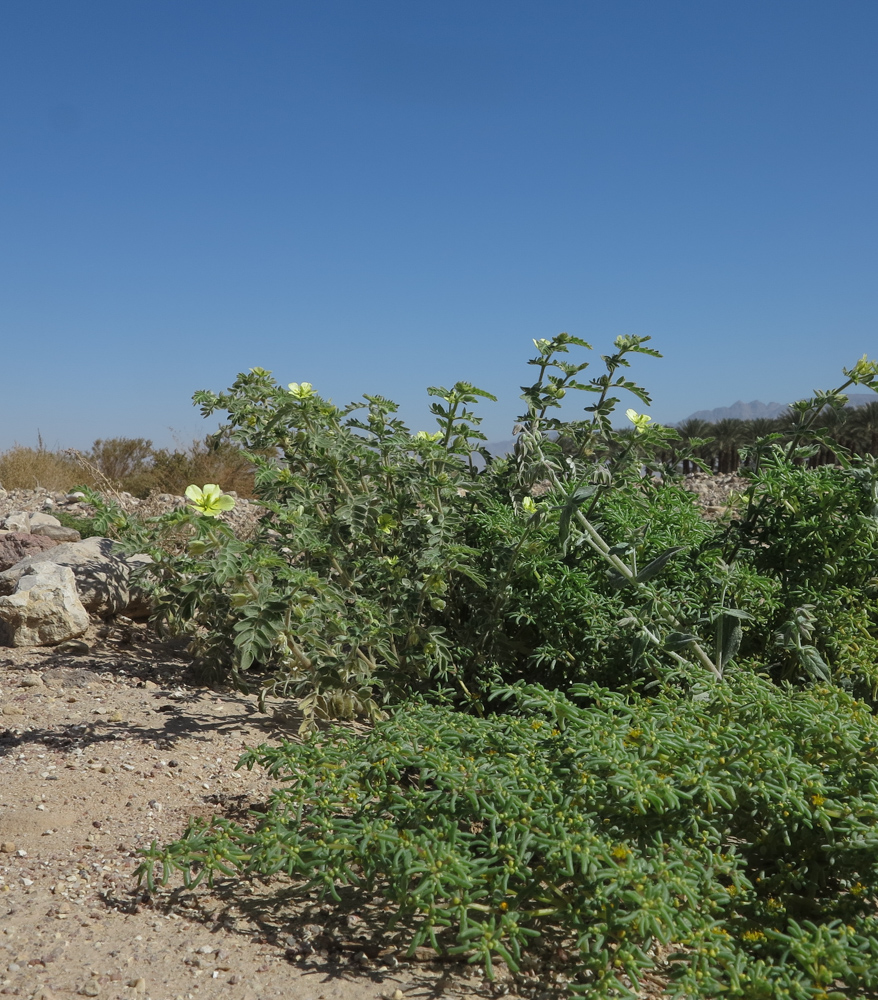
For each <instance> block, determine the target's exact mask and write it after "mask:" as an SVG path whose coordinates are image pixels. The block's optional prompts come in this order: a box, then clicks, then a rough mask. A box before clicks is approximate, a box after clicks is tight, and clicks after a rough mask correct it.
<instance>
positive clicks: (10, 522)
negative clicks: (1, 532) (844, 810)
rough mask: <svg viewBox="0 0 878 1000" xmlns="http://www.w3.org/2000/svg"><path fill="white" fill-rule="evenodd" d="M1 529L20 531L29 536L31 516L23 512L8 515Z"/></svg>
mask: <svg viewBox="0 0 878 1000" xmlns="http://www.w3.org/2000/svg"><path fill="white" fill-rule="evenodd" d="M0 527H3V528H5V529H6V530H7V531H19V532H21V533H22V534H25V535H27V534H29V532H30V514H26V513H25V512H24V511H21V510H18V511H15V512H14V513H12V514H8V515H7V516H6V517H5V518H4V519H3V524H2V525H0Z"/></svg>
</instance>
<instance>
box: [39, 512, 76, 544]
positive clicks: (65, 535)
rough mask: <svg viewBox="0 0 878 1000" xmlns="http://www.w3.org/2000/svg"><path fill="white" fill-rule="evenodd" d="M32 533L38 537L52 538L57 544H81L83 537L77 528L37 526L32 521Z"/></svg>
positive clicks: (60, 525) (51, 525)
mask: <svg viewBox="0 0 878 1000" xmlns="http://www.w3.org/2000/svg"><path fill="white" fill-rule="evenodd" d="M53 520H54V518H53ZM30 533H31V534H32V535H36V536H37V537H40V536H42V537H44V538H51V539H52V540H53V541H55V542H79V541H81V540H82V535H80V533H79V532H78V531H77V530H76V529H75V528H65V527H64V526H63V525H62V524H38V525H36V526H35V525H34V523H33V520H31V529H30Z"/></svg>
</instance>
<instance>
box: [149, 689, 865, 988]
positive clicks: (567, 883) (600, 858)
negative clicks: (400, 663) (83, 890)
mask: <svg viewBox="0 0 878 1000" xmlns="http://www.w3.org/2000/svg"><path fill="white" fill-rule="evenodd" d="M498 695H499V698H500V699H502V700H505V711H504V712H503V714H499V715H490V716H489V717H487V718H482V719H480V718H476V717H473V716H472V715H469V714H465V713H461V712H456V711H452V710H450V709H448V708H441V707H431V706H429V705H425V704H417V703H416V704H410V705H406V706H404V707H403V708H401V709H400V710H399V711H398V712H396V713H395V714H394V715H393V716H392V717H391V718H390V719H388V720H387V721H385V722H380V723H378V724H377V725H376V727H375V728H374V730H372V731H371V732H370V733H368V734H367V735H366V736H360V735H357V734H356V733H353V732H352V731H350V730H342V729H336V730H333V731H330V732H328V733H322V734H320V735H317V736H314V737H312V738H311V739H309V740H308V741H306V742H305V743H304V744H300V743H290V742H284V743H282V744H281V745H279V746H262V747H259V748H258V749H255V750H251V751H248V752H247V754H246V755H245V756H244V757H243V758H242V760H241V763H240V765H239V766H242V765H243V766H246V767H248V768H252V767H254V766H258V767H261V768H265V769H266V770H267V772H268V773H269V774H270V775H271V776H272V777H273V778H275V779H277V780H278V782H281V783H282V784H281V787H279V788H278V790H277V791H275V792H274V793H273V795H272V796H271V799H270V801H269V803H268V806H267V808H266V810H265V812H264V813H258V814H255V815H254V816H253V817H252V822H251V823H249V824H245V825H243V826H241V825H239V824H236V823H233V822H229V821H227V820H223V819H215V820H213V821H211V822H206V821H204V820H198V821H195V822H193V823H192V825H191V826H190V828H189V829H188V831H187V832H186V833H185V835H184V836H183V837H182V838H181V839H180V840H179V841H177V842H175V843H173V844H171V845H168V846H166V847H164V848H160V847H158V846H157V845H155V844H154V845H153V847H152V848H151V849H150V850H149V851H147V852H145V860H144V862H143V864H142V866H141V869H140V875H141V877H142V878H145V879H146V880H147V882H148V883H149V885H150V887H151V888H152V887H154V879H155V878H156V876H158V877H159V878H160V879H161V880H167V879H168V878H169V877H170V875H171V874H172V873H173V872H181V873H182V875H183V878H184V880H185V882H186V884H188V885H192V884H197V883H198V882H200V881H201V880H202V879H203V878H207V879H208V880H209V881H212V880H213V879H214V878H215V877H219V878H225V877H233V878H238V877H241V876H243V877H244V878H269V877H283V878H284V879H289V880H291V881H292V883H293V885H294V886H295V887H296V888H297V889H298V890H299V891H300V892H304V893H307V892H313V891H316V892H317V893H319V894H320V895H322V896H324V897H331V898H334V899H338V898H339V890H340V889H341V887H343V886H348V887H353V891H354V892H355V893H357V898H359V897H360V896H362V900H361V901H360V902H359V903H356V902H355V904H354V905H367V902H366V901H368V900H369V899H371V898H372V896H373V894H375V893H380V894H381V895H382V896H383V897H385V898H386V899H387V901H388V902H389V903H390V904H391V906H392V907H393V909H394V911H395V913H394V915H393V917H392V921H391V922H392V923H393V924H395V925H396V926H397V927H398V928H400V927H401V928H403V929H404V930H405V932H406V934H407V940H408V942H409V943H410V945H411V946H412V947H414V946H416V945H418V944H430V945H432V946H433V947H434V948H436V949H437V950H438V951H439V952H440V953H442V954H447V955H464V956H467V957H468V958H469V960H470V961H472V962H478V963H481V964H484V965H486V966H487V968H488V970H489V972H490V970H491V962H492V959H497V958H500V959H502V960H503V961H505V962H506V963H508V965H509V966H510V967H511V968H512V969H513V970H517V969H518V968H519V967H520V964H521V958H522V953H523V952H526V951H528V952H535V953H536V955H537V956H539V955H540V954H542V955H553V956H556V955H557V954H559V953H561V952H566V953H567V955H569V964H568V968H567V971H568V974H569V976H570V992H571V993H577V994H582V995H586V996H589V997H594V998H596V1000H597V998H602V997H617V996H635V995H637V994H636V992H635V991H636V988H637V983H638V981H639V980H640V978H641V976H642V974H643V973H644V972H645V971H647V970H649V971H652V972H658V973H659V974H660V975H661V976H662V978H663V979H664V980H665V981H666V987H665V989H666V992H665V995H668V996H674V997H688V998H692V997H704V998H715V997H718V996H728V997H740V998H748V1000H749V998H754V997H766V998H769V997H770V998H778V1000H780V998H783V997H793V998H801V1000H804V998H816V997H823V998H827V997H834V998H841V997H845V996H860V997H861V996H866V995H868V996H872V995H874V992H875V991H876V990H878V919H876V916H875V902H876V894H878V850H876V849H878V840H876V829H878V827H876V820H878V781H876V779H878V769H876V767H878V756H876V754H878V749H876V748H878V724H876V722H875V719H874V717H873V716H872V714H871V712H870V710H869V708H868V707H867V706H866V705H864V704H863V703H861V702H857V701H855V700H854V699H852V698H851V697H850V696H848V695H846V694H845V693H844V692H841V691H839V690H838V689H836V688H830V687H826V686H823V687H811V688H808V689H805V690H801V691H795V690H793V689H790V688H782V687H778V686H776V685H774V684H773V683H771V682H770V681H768V680H767V679H765V678H761V677H759V676H756V675H754V674H752V673H749V672H747V671H733V672H732V673H731V674H730V675H729V676H727V678H726V682H725V683H724V684H722V685H716V684H711V685H709V686H702V687H700V688H693V689H692V690H690V691H688V692H685V693H682V692H680V691H677V690H675V689H674V688H668V689H666V690H664V691H661V692H659V693H657V694H655V695H654V696H646V697H645V696H644V695H643V694H642V693H636V692H629V693H620V692H613V691H610V690H607V689H605V688H600V687H598V686H594V685H590V686H580V687H578V688H574V690H573V692H572V693H571V695H570V696H569V697H568V696H564V695H561V694H558V693H552V692H549V691H546V690H545V689H543V688H539V687H535V686H528V685H518V686H516V687H513V688H507V689H504V690H502V691H500V692H498ZM498 707H499V706H498Z"/></svg>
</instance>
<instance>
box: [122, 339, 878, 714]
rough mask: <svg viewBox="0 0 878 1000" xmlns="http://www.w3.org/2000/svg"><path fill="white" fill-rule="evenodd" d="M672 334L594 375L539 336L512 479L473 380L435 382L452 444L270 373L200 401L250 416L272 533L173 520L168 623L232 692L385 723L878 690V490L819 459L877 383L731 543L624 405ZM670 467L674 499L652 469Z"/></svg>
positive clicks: (165, 525)
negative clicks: (454, 714) (758, 692)
mask: <svg viewBox="0 0 878 1000" xmlns="http://www.w3.org/2000/svg"><path fill="white" fill-rule="evenodd" d="M647 339H648V338H637V337H621V338H617V340H616V343H615V348H616V353H614V354H611V355H607V356H604V358H603V360H604V363H605V368H606V371H605V374H602V375H598V376H596V377H595V378H592V379H590V380H589V381H588V382H581V381H579V379H580V378H581V372H582V371H583V370H584V369H585V368H586V367H587V364H588V363H587V362H579V363H572V362H569V361H567V360H566V356H567V355H568V354H569V351H570V350H571V349H572V348H576V347H587V346H588V345H586V344H584V342H582V341H579V340H577V339H576V338H572V337H569V336H568V335H566V334H561V335H559V336H558V337H556V338H554V339H553V340H551V341H550V340H541V341H537V342H536V346H537V351H538V353H537V355H536V356H535V357H534V358H532V359H531V360H530V362H529V363H530V364H531V365H532V366H534V367H535V368H536V369H537V379H536V381H535V382H534V383H533V384H532V385H530V386H526V387H525V388H524V392H523V396H522V398H523V399H524V401H525V404H526V412H525V413H524V414H523V415H522V417H521V420H520V423H519V425H518V428H517V430H518V436H517V443H516V449H515V453H514V455H512V456H511V457H509V458H506V459H501V460H496V461H494V460H491V458H490V456H488V455H487V454H486V453H484V454H481V442H482V440H483V435H482V434H481V433H480V431H479V430H478V424H479V419H480V418H479V417H477V416H476V415H475V412H474V409H473V406H474V404H475V403H476V402H478V401H480V400H484V399H486V398H491V397H490V396H489V394H488V393H485V392H484V391H482V390H480V389H477V388H475V387H474V386H472V385H470V384H469V383H465V382H459V383H457V384H456V385H454V386H453V387H452V388H451V389H446V388H436V387H433V388H431V389H430V390H428V391H429V393H430V395H431V396H432V397H433V399H434V402H433V405H432V409H433V413H434V415H435V417H436V421H437V426H438V429H437V430H436V431H435V432H433V433H427V432H424V431H420V432H417V433H414V434H413V433H412V432H411V431H410V430H409V428H408V427H406V426H405V424H404V423H403V422H402V421H401V420H400V419H399V418H398V416H397V415H396V411H397V407H396V405H395V404H394V403H393V402H391V401H389V400H386V399H384V398H382V397H380V396H365V397H364V399H365V402H364V403H359V404H354V403H352V404H350V405H349V406H347V407H344V408H339V407H336V406H334V405H333V404H332V403H330V402H328V401H326V400H324V399H323V398H321V397H320V396H319V395H318V394H317V393H316V392H315V391H314V389H313V387H312V386H310V385H309V384H308V383H301V384H299V383H290V386H289V387H288V388H285V387H283V386H282V385H280V384H278V383H277V382H276V381H275V380H274V379H273V378H272V377H271V373H270V372H267V371H265V370H263V369H259V368H256V369H252V370H251V371H250V372H248V373H245V374H242V375H240V376H239V377H238V379H237V380H236V381H235V383H234V384H233V386H232V387H231V388H230V389H229V390H228V392H226V393H222V394H215V393H211V392H206V391H202V392H199V393H196V395H195V400H196V402H198V403H199V404H200V405H201V407H202V411H203V413H204V414H205V415H210V414H213V413H215V412H217V411H225V413H227V415H228V420H229V422H228V424H227V425H226V426H225V427H224V428H223V429H222V431H221V432H220V438H221V439H222V440H223V441H226V442H229V443H230V444H234V445H235V446H236V447H239V448H241V449H243V453H244V456H245V460H246V461H249V462H250V463H252V465H253V467H255V469H256V487H255V488H256V492H257V495H258V497H259V499H260V502H261V503H262V505H263V506H264V507H265V509H266V511H267V515H268V516H266V517H265V518H264V519H263V521H262V529H261V533H260V534H259V535H257V537H256V538H254V539H253V540H251V541H248V542H246V543H245V542H242V541H241V540H239V539H236V538H235V537H234V535H233V534H232V532H231V531H229V530H226V529H225V528H223V527H222V526H221V525H217V524H216V523H214V522H213V521H212V520H211V519H209V518H204V517H200V516H199V515H198V514H196V513H193V512H191V511H190V512H180V513H175V514H173V515H169V517H168V518H166V519H164V520H160V521H157V522H155V523H154V525H153V538H152V546H153V547H152V549H150V551H151V553H152V554H153V555H154V556H155V558H156V569H155V572H156V573H157V575H158V577H159V603H158V616H157V621H158V624H159V625H160V627H162V628H164V629H168V630H172V631H177V632H182V633H184V634H189V635H191V636H192V650H193V652H194V653H195V655H196V657H197V658H198V662H199V664H200V665H201V668H202V669H203V671H204V673H205V675H209V676H211V677H212V678H214V679H222V678H224V677H225V678H229V679H231V680H232V681H233V682H235V683H240V684H243V683H244V677H245V674H246V671H247V670H248V669H250V667H251V666H253V665H254V664H255V665H258V666H260V667H261V668H264V669H268V670H271V671H273V672H274V677H273V680H272V681H271V683H270V684H269V685H268V687H267V688H266V689H265V693H269V694H274V695H282V696H289V697H293V698H296V699H297V700H298V702H299V704H300V706H301V707H302V708H303V710H304V711H305V713H306V717H307V719H308V720H309V721H310V720H312V719H313V717H314V716H323V717H351V716H353V715H355V714H361V713H368V714H371V715H372V716H373V717H377V716H378V714H380V710H381V706H382V705H384V704H387V703H390V702H393V701H396V700H399V699H400V698H404V697H407V696H409V695H411V694H413V693H424V694H432V695H440V694H441V696H442V697H445V698H449V697H451V698H454V699H456V702H457V703H458V704H460V705H462V706H467V705H469V706H473V707H475V706H477V705H479V704H480V702H481V701H482V700H483V698H484V696H485V694H486V692H488V691H489V690H490V689H491V688H492V687H493V686H495V685H497V684H503V683H513V682H515V681H517V680H519V679H523V680H526V681H529V682H533V681H538V682H540V683H543V684H545V685H547V686H549V687H557V688H560V689H564V688H566V687H567V686H569V685H570V684H571V683H576V682H582V681H600V682H601V683H605V684H609V685H616V684H627V683H628V682H629V681H631V680H632V679H634V678H638V677H641V678H653V679H661V680H664V679H666V678H667V675H668V669H669V668H671V667H673V668H674V669H677V668H679V670H680V671H681V672H682V673H681V676H686V677H689V676H695V675H697V673H698V672H699V671H706V672H707V674H708V675H709V676H712V677H713V678H714V679H715V680H720V679H721V678H722V676H723V672H724V670H725V668H726V667H727V666H728V665H729V664H730V663H732V662H734V661H735V658H736V657H737V658H738V659H739V660H741V661H742V662H748V663H750V664H751V665H752V666H754V667H756V668H757V669H766V670H770V671H772V672H774V674H775V675H776V676H777V677H778V678H783V679H794V680H799V681H807V680H814V679H816V680H820V681H826V680H828V679H829V678H830V677H831V676H832V674H833V672H835V674H836V675H837V676H838V677H839V678H840V679H841V678H844V679H846V683H849V684H850V685H851V686H852V687H853V689H854V690H855V691H857V693H862V694H867V693H868V694H870V695H871V692H872V691H873V690H874V689H875V688H876V680H878V670H876V669H875V668H874V665H871V666H870V662H869V660H868V657H867V656H865V655H863V654H862V650H863V648H864V646H865V647H866V648H874V645H875V643H876V642H878V631H876V621H875V616H874V602H872V605H871V607H872V610H870V611H869V612H868V613H866V614H864V613H857V609H856V608H855V607H854V606H852V603H851V602H852V595H856V594H861V595H863V600H864V602H865V601H866V597H867V594H868V592H869V586H870V583H869V581H870V579H871V577H872V576H873V575H874V572H873V565H874V558H875V555H876V539H878V532H876V526H878V520H876V515H875V509H878V499H876V490H878V486H876V483H878V473H876V471H875V466H874V463H872V464H871V465H870V460H868V459H855V458H851V459H850V460H849V461H847V464H846V468H844V469H840V470H835V469H817V470H807V469H804V468H800V467H799V466H798V465H797V463H801V462H803V461H804V460H805V459H806V458H807V455H808V454H809V453H810V452H809V448H813V447H816V446H817V445H813V444H812V443H810V439H811V437H813V438H815V439H816V440H817V441H818V444H819V439H820V434H821V431H820V429H819V426H818V420H817V418H818V417H819V415H820V413H821V412H822V410H823V409H824V408H825V407H827V406H833V407H834V406H838V405H840V401H841V400H843V399H844V396H843V389H844V388H845V387H846V386H847V385H849V384H854V383H857V384H863V385H872V383H873V382H875V380H876V371H878V369H876V367H875V366H874V365H872V364H871V363H867V362H859V363H858V365H857V366H855V367H854V368H853V369H851V370H850V371H848V372H846V376H847V381H846V382H845V383H844V384H843V385H842V386H840V387H839V389H836V390H833V391H832V392H830V393H822V394H818V396H816V397H815V398H814V400H810V401H804V402H803V403H802V404H796V408H795V410H796V413H797V414H798V418H797V420H798V423H797V424H796V425H795V427H794V428H793V430H792V431H791V432H790V434H789V435H788V437H787V439H786V442H785V443H784V444H783V446H781V445H780V444H778V443H777V441H776V440H775V438H774V437H772V436H771V435H770V436H769V437H768V438H766V439H764V440H762V441H760V442H757V443H756V444H755V445H754V446H753V456H755V457H754V461H753V465H754V471H753V473H752V481H751V487H750V490H749V491H748V493H747V494H746V495H745V496H744V497H743V498H742V501H741V506H740V510H739V513H737V514H735V515H733V516H730V518H729V519H728V520H727V521H726V522H725V523H722V524H719V525H711V524H708V523H705V522H704V521H702V519H701V518H700V516H699V513H698V509H697V506H696V504H695V502H694V500H693V499H692V497H691V496H690V495H689V494H687V493H686V492H685V491H683V490H681V489H680V488H679V487H678V486H676V485H675V484H674V482H673V479H674V475H675V474H676V471H675V464H679V463H680V462H682V461H684V460H686V458H685V456H686V454H687V452H686V450H685V447H686V446H687V445H686V443H685V442H683V441H682V439H681V438H680V436H679V435H678V434H677V433H676V432H675V431H674V430H672V429H669V428H663V427H661V426H659V425H651V424H650V422H649V418H648V417H646V416H645V415H640V414H637V413H635V411H633V410H630V411H629V417H630V419H631V421H632V422H633V425H634V426H633V429H632V430H630V431H628V432H622V433H620V432H617V431H614V430H613V428H612V426H611V422H610V421H611V416H612V413H613V411H614V409H615V407H616V405H617V404H618V402H619V400H618V398H617V397H615V396H613V395H612V394H611V393H612V392H614V391H617V390H619V389H624V390H625V391H627V392H629V393H632V394H633V395H635V396H636V397H637V398H639V399H641V400H642V401H645V402H647V403H648V402H649V396H648V394H647V393H646V392H645V391H644V390H643V389H642V388H640V387H639V386H638V385H637V384H636V383H634V382H632V381H631V380H629V379H628V378H627V377H625V376H624V375H622V374H620V372H621V371H622V370H623V369H624V368H625V367H627V366H629V363H630V358H631V357H632V356H633V355H636V354H647V355H656V354H657V352H655V351H652V350H651V349H650V348H647V347H645V346H644V342H645V340H647ZM572 391H586V392H588V393H591V394H592V395H591V398H592V399H594V400H595V402H594V403H592V404H591V405H590V406H587V407H586V411H587V412H590V414H591V419H590V421H588V422H585V421H580V422H575V424H574V426H573V430H570V425H568V424H567V423H565V422H564V421H562V420H560V419H559V418H558V417H555V416H552V414H553V412H554V411H555V410H556V409H557V408H558V407H559V406H560V404H561V401H562V400H563V399H564V398H565V396H566V395H567V394H568V393H569V392H572ZM809 435H810V437H809ZM220 438H218V440H219V439H220ZM697 440H698V439H694V438H693V439H690V441H689V442H688V446H694V444H696V443H697ZM668 455H672V456H673V463H672V465H671V466H669V465H668V464H667V462H666V459H667V456H668ZM480 458H481V459H484V464H482V465H480V464H479V459H480ZM658 470H661V471H662V472H663V477H662V482H661V484H659V483H658V482H657V481H656V480H655V479H654V478H653V477H652V476H651V475H648V474H647V475H644V472H645V471H646V472H647V473H648V472H650V471H658ZM162 532H169V533H170V534H171V535H173V537H174V546H173V549H174V554H169V552H168V541H167V538H168V536H167V535H165V536H163V535H162ZM181 539H188V540H189V542H190V544H189V545H188V549H187V548H185V547H182V548H181ZM138 544H143V542H142V539H140V538H138ZM842 607H844V608H846V610H847V613H846V615H845V616H842V617H841V619H840V620H841V621H842V622H843V624H844V628H843V630H842V631H839V629H838V628H837V627H835V626H834V625H833V624H832V622H833V616H834V615H835V613H836V611H837V610H839V611H840V610H841V609H842ZM693 671H694V672H695V673H693ZM686 683H688V681H687V682H686Z"/></svg>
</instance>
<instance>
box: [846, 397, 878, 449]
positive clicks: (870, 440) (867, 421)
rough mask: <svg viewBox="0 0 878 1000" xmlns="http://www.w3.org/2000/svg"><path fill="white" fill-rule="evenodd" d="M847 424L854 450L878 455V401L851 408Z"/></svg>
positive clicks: (851, 445)
mask: <svg viewBox="0 0 878 1000" xmlns="http://www.w3.org/2000/svg"><path fill="white" fill-rule="evenodd" d="M847 425H848V429H849V435H850V441H851V444H850V447H851V448H852V450H853V451H856V452H857V453H858V454H860V455H874V456H876V457H878V401H876V402H874V403H867V404H866V405H865V406H858V407H857V408H856V409H855V410H851V411H850V417H849V418H848V421H847Z"/></svg>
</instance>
